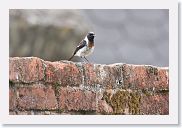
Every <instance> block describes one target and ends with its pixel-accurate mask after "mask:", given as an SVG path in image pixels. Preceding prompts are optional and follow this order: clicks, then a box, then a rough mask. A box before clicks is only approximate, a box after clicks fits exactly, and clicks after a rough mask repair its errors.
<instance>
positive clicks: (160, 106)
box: [140, 93, 169, 115]
mask: <svg viewBox="0 0 182 128" xmlns="http://www.w3.org/2000/svg"><path fill="white" fill-rule="evenodd" d="M140 113H141V114H143V115H168V114H169V95H168V93H167V94H154V95H143V96H142V98H141V103H140Z"/></svg>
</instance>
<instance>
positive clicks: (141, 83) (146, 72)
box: [123, 64, 169, 89]
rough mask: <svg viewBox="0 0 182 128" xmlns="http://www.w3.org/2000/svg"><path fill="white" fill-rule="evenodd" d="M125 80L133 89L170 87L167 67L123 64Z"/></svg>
mask: <svg viewBox="0 0 182 128" xmlns="http://www.w3.org/2000/svg"><path fill="white" fill-rule="evenodd" d="M123 80H124V85H125V87H126V88H131V89H137V88H139V89H146V88H149V89H150V88H155V89H168V87H169V83H168V80H169V79H168V71H167V69H162V68H156V67H151V66H144V65H138V66H136V65H127V64H125V65H123Z"/></svg>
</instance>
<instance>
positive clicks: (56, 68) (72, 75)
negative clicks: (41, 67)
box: [44, 62, 82, 86]
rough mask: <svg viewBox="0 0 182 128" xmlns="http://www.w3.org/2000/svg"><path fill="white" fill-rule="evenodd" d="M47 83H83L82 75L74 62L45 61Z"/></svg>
mask: <svg viewBox="0 0 182 128" xmlns="http://www.w3.org/2000/svg"><path fill="white" fill-rule="evenodd" d="M44 64H45V67H46V71H45V74H46V79H45V82H46V83H53V84H56V85H59V86H68V85H69V86H79V85H80V84H81V83H82V76H81V73H80V71H79V69H78V68H77V66H76V65H75V64H73V63H61V62H45V63H44Z"/></svg>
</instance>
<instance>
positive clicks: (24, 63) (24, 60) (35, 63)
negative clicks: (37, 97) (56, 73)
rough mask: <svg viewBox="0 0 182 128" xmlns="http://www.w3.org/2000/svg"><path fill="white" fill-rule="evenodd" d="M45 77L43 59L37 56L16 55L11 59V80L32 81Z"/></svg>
mask: <svg viewBox="0 0 182 128" xmlns="http://www.w3.org/2000/svg"><path fill="white" fill-rule="evenodd" d="M43 78H44V69H43V65H42V62H41V59H39V58H36V57H21V58H20V57H14V58H10V59H9V80H10V81H11V82H24V83H32V82H37V81H41V80H43Z"/></svg>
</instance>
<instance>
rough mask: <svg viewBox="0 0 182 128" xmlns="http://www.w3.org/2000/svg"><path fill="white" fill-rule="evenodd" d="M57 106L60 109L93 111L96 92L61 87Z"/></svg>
mask: <svg viewBox="0 0 182 128" xmlns="http://www.w3.org/2000/svg"><path fill="white" fill-rule="evenodd" d="M59 94H60V96H59V108H60V109H61V110H64V111H67V110H75V111H82V110H83V111H95V110H96V93H95V92H92V91H88V90H80V89H76V88H69V87H65V88H64V87H62V88H60V90H59Z"/></svg>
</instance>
